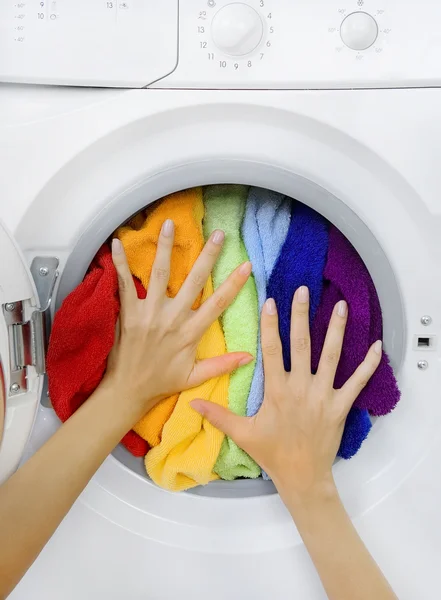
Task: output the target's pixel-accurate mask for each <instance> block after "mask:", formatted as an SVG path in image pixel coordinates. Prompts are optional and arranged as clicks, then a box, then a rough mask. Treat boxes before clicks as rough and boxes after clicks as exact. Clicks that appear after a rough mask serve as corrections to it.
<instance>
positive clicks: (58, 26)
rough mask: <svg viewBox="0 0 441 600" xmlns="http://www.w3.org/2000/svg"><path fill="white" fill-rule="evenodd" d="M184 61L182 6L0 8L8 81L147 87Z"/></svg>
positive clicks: (33, 4) (130, 0) (42, 2)
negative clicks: (180, 40)
mask: <svg viewBox="0 0 441 600" xmlns="http://www.w3.org/2000/svg"><path fill="white" fill-rule="evenodd" d="M158 47H160V48H161V51H160V52H158ZM177 59H178V0H161V2H145V0H93V2H90V0H75V2H68V1H66V0H23V1H20V0H17V1H14V0H6V1H3V2H1V4H0V81H5V82H18V83H43V84H52V85H63V84H68V85H87V86H97V87H103V86H112V87H143V86H145V85H148V84H151V83H152V82H154V81H157V80H158V79H161V78H162V77H164V76H166V75H168V74H170V73H171V72H172V71H173V70H174V68H175V67H176V63H177Z"/></svg>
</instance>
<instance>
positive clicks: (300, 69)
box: [156, 0, 441, 89]
mask: <svg viewBox="0 0 441 600" xmlns="http://www.w3.org/2000/svg"><path fill="white" fill-rule="evenodd" d="M440 23H441V2H435V1H434V0H418V2H417V1H416V0H242V1H240V0H236V1H235V0H182V1H181V2H180V15H179V64H178V67H177V69H176V70H175V71H174V72H173V73H172V74H171V75H170V76H169V77H167V78H166V79H165V80H162V81H160V82H158V83H157V84H156V86H158V87H167V86H170V87H178V88H179V87H185V88H189V87H194V88H227V89H230V88H232V89H234V88H251V89H252V88H258V89H329V88H337V89H338V88H341V89H345V88H357V87H359V88H364V87H375V88H376V87H380V88H381V87H412V86H414V87H419V86H441V34H440V32H439V24H440Z"/></svg>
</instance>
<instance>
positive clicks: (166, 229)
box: [162, 219, 174, 237]
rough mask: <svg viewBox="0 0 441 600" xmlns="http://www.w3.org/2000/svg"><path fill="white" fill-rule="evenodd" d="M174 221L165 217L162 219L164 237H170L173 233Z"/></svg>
mask: <svg viewBox="0 0 441 600" xmlns="http://www.w3.org/2000/svg"><path fill="white" fill-rule="evenodd" d="M173 229H174V223H173V221H172V220H171V219H167V220H166V221H164V223H163V225H162V235H163V236H165V237H170V236H171V235H173Z"/></svg>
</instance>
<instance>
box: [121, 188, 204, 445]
mask: <svg viewBox="0 0 441 600" xmlns="http://www.w3.org/2000/svg"><path fill="white" fill-rule="evenodd" d="M203 215H204V205H203V202H202V189H201V188H195V189H191V190H185V191H182V192H178V193H176V194H172V195H171V196H167V197H166V198H164V199H163V200H162V201H161V202H160V203H158V204H154V205H153V208H149V209H147V210H146V211H144V212H143V213H138V214H137V215H136V216H135V217H134V218H133V219H132V220H131V221H129V223H128V224H127V225H124V226H123V227H120V228H119V229H118V230H117V232H116V236H117V237H118V238H119V239H120V240H121V242H122V244H123V246H124V250H125V252H126V255H127V260H128V263H129V267H130V271H131V272H132V273H133V275H135V276H136V277H138V279H140V280H141V281H142V283H143V285H144V286H145V287H146V288H147V287H148V283H149V280H150V274H151V271H152V266H153V262H154V260H155V255H156V248H157V245H158V238H159V234H160V232H161V227H162V225H163V223H164V221H165V220H166V219H173V221H174V224H175V237H174V245H173V250H172V257H171V269H170V280H169V283H168V288H167V295H168V296H170V298H173V297H174V296H176V294H177V293H178V291H179V290H180V288H181V286H182V284H183V283H184V281H185V279H186V278H187V276H188V274H189V273H190V270H191V268H192V266H193V264H194V262H195V261H196V259H197V258H198V256H199V254H200V253H201V251H202V248H203V246H204V238H203V234H202V218H203ZM200 301H201V295H199V297H198V298H197V300H196V301H195V303H194V305H193V308H194V309H196V308H197V307H198V306H199V305H200ZM177 400H178V394H175V395H174V396H171V397H170V398H166V399H165V400H162V401H161V402H160V403H159V404H157V405H156V406H155V407H154V408H153V409H152V410H151V411H150V412H149V413H148V414H147V415H146V416H145V417H144V418H143V419H141V420H140V421H139V422H138V423H137V424H136V425H135V427H134V429H135V431H136V432H137V433H138V434H139V435H140V436H141V437H142V438H144V439H145V440H147V441H148V443H149V444H150V446H157V445H158V444H159V442H160V441H161V433H162V428H163V426H164V423H165V422H166V421H167V420H168V419H169V418H170V415H171V414H172V412H173V409H174V408H175V405H176V402H177Z"/></svg>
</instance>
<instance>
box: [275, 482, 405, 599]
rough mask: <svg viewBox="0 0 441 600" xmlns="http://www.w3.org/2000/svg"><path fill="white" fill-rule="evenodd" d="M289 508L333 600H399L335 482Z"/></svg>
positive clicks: (290, 498) (290, 499) (289, 499)
mask: <svg viewBox="0 0 441 600" xmlns="http://www.w3.org/2000/svg"><path fill="white" fill-rule="evenodd" d="M284 499H285V504H286V505H287V507H288V509H289V511H290V512H291V515H292V516H293V519H294V521H295V523H296V525H297V528H298V531H299V533H300V535H301V536H302V539H303V541H304V543H305V546H306V548H307V550H308V552H309V554H310V556H311V559H312V561H313V562H314V565H315V567H316V569H317V572H318V574H319V576H320V579H321V581H322V583H323V586H324V588H325V590H326V593H327V595H328V598H329V600H372V598H375V600H396V598H397V597H396V596H395V594H394V592H393V591H392V589H391V587H390V586H389V584H388V582H387V581H386V579H385V577H384V576H383V574H382V572H381V570H380V569H379V567H378V565H377V564H376V563H375V561H374V560H373V558H372V557H371V555H370V554H369V552H368V550H367V548H366V547H365V545H364V543H363V542H362V540H361V538H360V537H359V535H358V533H357V531H356V529H355V527H354V526H353V524H352V522H351V519H350V518H349V516H348V514H347V513H346V511H345V509H344V507H343V504H342V502H341V500H340V498H339V496H338V493H337V490H336V489H335V487H334V485H333V484H332V483H330V484H327V485H326V486H324V487H323V489H320V490H318V491H316V492H313V493H311V495H308V496H307V497H306V498H304V499H302V500H299V498H298V497H296V496H294V495H293V494H292V493H290V492H289V490H287V491H286V492H285V493H284Z"/></svg>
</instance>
